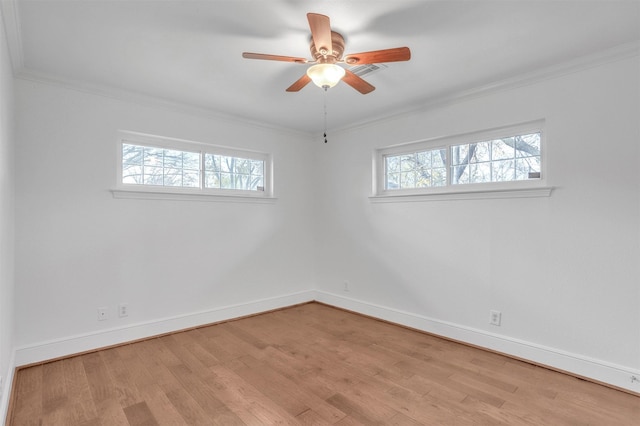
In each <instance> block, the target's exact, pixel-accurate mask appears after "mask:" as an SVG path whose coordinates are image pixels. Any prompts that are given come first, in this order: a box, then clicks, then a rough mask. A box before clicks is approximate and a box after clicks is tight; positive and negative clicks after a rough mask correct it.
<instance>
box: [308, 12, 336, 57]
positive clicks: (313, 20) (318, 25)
mask: <svg viewBox="0 0 640 426" xmlns="http://www.w3.org/2000/svg"><path fill="white" fill-rule="evenodd" d="M307 19H308V20H309V28H311V37H312V38H313V44H315V45H316V50H317V51H318V52H320V53H321V54H322V55H327V54H330V53H331V51H332V50H333V47H332V43H331V23H330V22H329V17H328V16H325V15H320V14H318V13H307ZM323 52H324V53H323Z"/></svg>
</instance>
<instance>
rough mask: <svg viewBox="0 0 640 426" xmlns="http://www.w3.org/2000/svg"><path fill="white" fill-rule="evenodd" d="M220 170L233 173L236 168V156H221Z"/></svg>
mask: <svg viewBox="0 0 640 426" xmlns="http://www.w3.org/2000/svg"><path fill="white" fill-rule="evenodd" d="M220 167H221V168H220V170H221V171H223V172H227V173H231V172H233V169H234V168H235V158H233V157H226V156H222V155H221V156H220Z"/></svg>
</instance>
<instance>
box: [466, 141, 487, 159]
mask: <svg viewBox="0 0 640 426" xmlns="http://www.w3.org/2000/svg"><path fill="white" fill-rule="evenodd" d="M490 146H491V144H490V143H489V142H478V143H475V144H473V145H471V146H470V148H471V147H473V148H474V149H473V156H472V157H471V161H472V162H476V163H478V162H483V161H491V150H490Z"/></svg>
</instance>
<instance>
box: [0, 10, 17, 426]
mask: <svg viewBox="0 0 640 426" xmlns="http://www.w3.org/2000/svg"><path fill="white" fill-rule="evenodd" d="M13 90H14V89H13V74H12V71H11V61H10V59H9V52H8V48H7V40H6V35H5V29H4V20H3V19H2V11H1V10H0V377H1V378H2V385H1V386H0V418H2V419H4V416H3V413H4V412H5V410H6V405H7V398H8V394H9V385H10V381H11V377H12V374H13V371H12V370H13V360H12V357H13V346H14V344H13V324H14V317H13V312H14V311H13V301H14V299H13V295H14V266H13V265H14V230H13V226H14V169H13V150H14V125H13V121H14V120H13V100H14V94H13Z"/></svg>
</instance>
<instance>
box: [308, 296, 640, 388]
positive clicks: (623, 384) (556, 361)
mask: <svg viewBox="0 0 640 426" xmlns="http://www.w3.org/2000/svg"><path fill="white" fill-rule="evenodd" d="M316 300H317V301H318V302H322V303H326V304H328V305H332V306H336V307H338V308H342V309H347V310H350V311H354V312H358V313H361V314H364V315H368V316H372V317H375V318H379V319H382V320H385V321H389V322H392V323H396V324H400V325H404V326H407V327H411V328H414V329H417V330H422V331H425V332H428V333H432V334H436V335H439V336H442V337H446V338H449V339H453V340H457V341H460V342H464V343H468V344H471V345H475V346H480V347H483V348H487V349H490V350H493V351H496V352H500V353H503V354H506V355H510V356H513V357H516V358H520V359H524V360H528V361H532V362H533V363H535V364H539V365H543V366H547V367H550V368H552V369H555V370H560V371H564V372H567V373H570V374H573V375H576V376H579V377H584V378H587V379H590V380H594V381H596V382H601V383H604V384H608V385H612V386H615V387H618V388H622V389H626V390H629V391H631V392H635V393H640V381H639V379H640V371H639V370H635V369H633V368H631V367H626V366H621V365H616V364H613V363H610V362H607V361H602V360H598V359H593V358H590V357H586V356H584V355H580V354H575V353H570V352H567V351H564V350H561V349H557V348H551V347H547V346H544V345H539V344H536V343H532V342H527V341H524V340H520V339H515V338H511V337H508V336H503V335H500V334H495V333H490V332H487V331H484V330H478V329H475V328H471V327H466V326H461V325H459V324H454V323H450V322H446V321H440V320H437V319H434V318H428V317H425V316H421V315H418V314H414V313H410V312H404V311H400V310H396V309H391V308H388V307H385V306H380V305H376V304H372V303H367V302H362V301H359V300H355V299H350V298H348V297H344V296H341V295H337V294H333V293H327V292H324V291H316ZM632 377H635V378H636V379H635V380H634V379H632Z"/></svg>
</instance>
